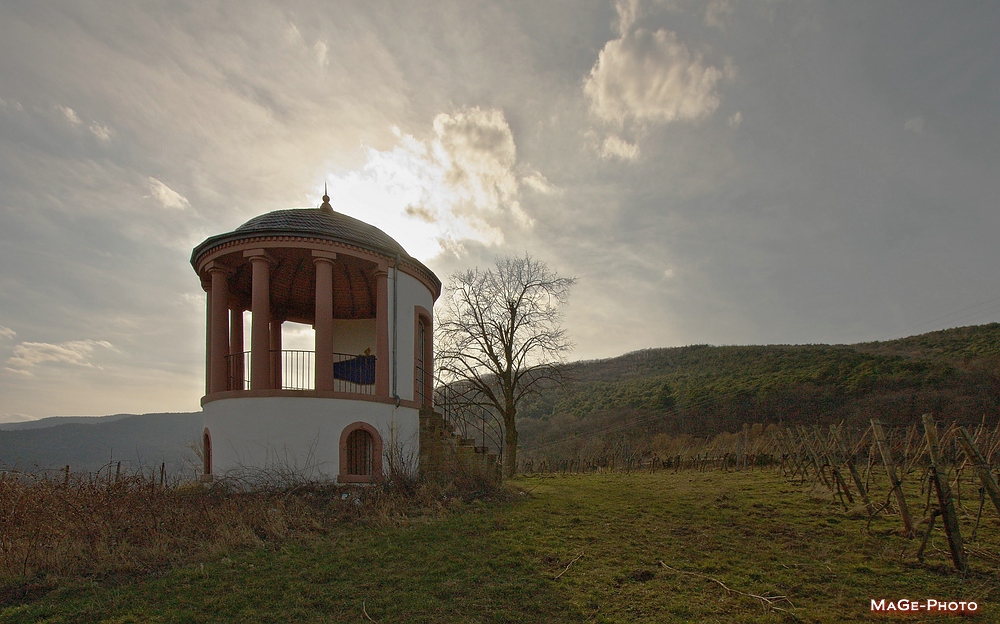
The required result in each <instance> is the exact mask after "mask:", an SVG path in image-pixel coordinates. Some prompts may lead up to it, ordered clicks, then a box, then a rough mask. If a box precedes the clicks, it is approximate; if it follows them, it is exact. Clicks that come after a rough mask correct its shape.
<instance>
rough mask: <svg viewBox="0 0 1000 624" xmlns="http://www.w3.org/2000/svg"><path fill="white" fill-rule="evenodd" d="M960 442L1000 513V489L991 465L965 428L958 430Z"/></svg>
mask: <svg viewBox="0 0 1000 624" xmlns="http://www.w3.org/2000/svg"><path fill="white" fill-rule="evenodd" d="M958 441H959V442H960V443H961V445H962V447H963V448H964V449H965V454H966V456H967V457H968V458H969V461H971V462H972V463H973V465H974V466H975V468H976V474H978V475H979V481H980V482H982V484H983V487H984V488H985V489H986V492H987V493H988V494H989V495H990V498H991V499H992V500H993V505H994V506H996V508H997V513H1000V487H997V482H996V480H994V479H993V473H991V472H990V465H989V464H988V463H987V462H986V458H985V457H983V454H982V453H980V452H979V449H978V448H976V444H975V442H973V440H972V437H971V436H970V435H969V432H968V431H966V430H965V427H959V428H958Z"/></svg>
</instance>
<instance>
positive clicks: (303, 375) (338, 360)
mask: <svg viewBox="0 0 1000 624" xmlns="http://www.w3.org/2000/svg"><path fill="white" fill-rule="evenodd" d="M315 362H316V353H315V352H314V351H304V350H300V349H282V350H281V351H271V370H272V374H275V373H274V372H273V371H276V370H280V372H281V383H280V386H281V389H282V390H315V389H316V364H315ZM252 366H253V359H252V358H251V357H250V351H244V352H243V353H236V354H234V355H229V356H226V370H227V375H228V378H229V389H230V390H250V389H251V384H250V379H251V377H252V374H251V372H252ZM279 366H280V369H279V368H277V367H279ZM375 370H376V367H375V356H374V355H350V354H347V353H334V354H333V390H334V392H349V393H354V394H375ZM275 376H276V374H275ZM271 385H273V386H277V385H279V384H271Z"/></svg>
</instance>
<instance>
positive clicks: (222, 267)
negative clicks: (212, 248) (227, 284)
mask: <svg viewBox="0 0 1000 624" xmlns="http://www.w3.org/2000/svg"><path fill="white" fill-rule="evenodd" d="M205 272H206V273H222V274H223V275H225V276H226V277H229V276H230V275H233V274H234V273H236V270H235V269H234V268H233V267H231V266H229V265H228V264H222V263H221V262H219V261H218V260H212V261H211V262H209V263H208V264H206V265H205Z"/></svg>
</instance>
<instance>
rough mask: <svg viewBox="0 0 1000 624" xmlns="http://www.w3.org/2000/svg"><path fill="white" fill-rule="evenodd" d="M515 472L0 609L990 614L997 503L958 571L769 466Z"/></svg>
mask: <svg viewBox="0 0 1000 624" xmlns="http://www.w3.org/2000/svg"><path fill="white" fill-rule="evenodd" d="M515 485H516V486H517V487H519V488H521V489H523V490H526V491H529V494H528V495H527V496H524V497H522V498H523V499H524V500H522V501H520V502H518V503H515V504H502V505H488V504H476V503H473V504H467V505H464V506H462V509H461V513H455V514H453V515H450V516H448V517H446V518H443V519H414V520H412V521H410V522H409V523H407V524H406V525H404V526H400V527H376V528H372V527H364V526H356V525H355V526H343V527H342V528H339V529H336V530H334V531H333V532H331V533H329V534H328V535H326V536H324V537H322V538H317V539H313V540H310V541H304V542H300V543H296V544H286V545H285V546H283V547H281V548H279V549H277V550H274V549H266V548H265V549H258V550H253V551H245V552H242V553H238V554H235V555H230V556H228V557H224V558H218V559H215V560H212V561H210V562H207V563H205V564H203V565H202V564H199V565H195V566H189V567H184V568H178V569H174V570H172V571H170V572H168V573H166V574H165V575H163V576H160V577H152V576H151V577H145V578H138V579H132V580H128V581H126V582H120V581H115V580H114V579H104V580H99V581H87V582H84V581H80V580H77V581H73V582H63V583H61V584H59V585H58V586H57V588H56V589H54V590H52V591H50V592H48V593H47V594H44V595H43V596H41V597H39V598H37V599H35V600H33V601H29V602H25V603H23V604H19V605H8V606H6V607H4V608H3V610H0V621H3V622H53V623H55V622H214V621H233V622H364V621H368V619H367V618H366V617H365V615H364V613H365V612H367V614H368V616H370V618H371V619H372V620H374V621H378V622H578V621H594V622H692V621H694V622H786V621H806V622H844V621H868V620H869V619H873V618H872V617H871V613H870V600H871V599H872V598H876V599H881V598H886V599H892V600H895V599H900V598H908V599H913V600H923V599H926V598H936V599H949V600H976V601H977V602H978V604H979V605H980V608H979V612H978V615H977V616H976V617H975V618H974V621H983V622H990V621H998V620H1000V608H998V606H997V603H1000V557H996V556H995V555H996V553H998V552H1000V520H998V518H997V517H996V512H995V510H993V509H991V508H987V509H985V510H984V513H983V516H984V517H983V521H982V523H981V525H980V527H979V538H980V539H979V542H978V543H976V544H973V545H972V546H973V547H974V548H975V549H976V551H977V552H983V553H986V554H984V555H983V556H980V557H976V556H973V557H972V559H971V562H972V567H973V572H972V573H971V574H970V575H969V576H968V577H967V578H965V579H963V578H962V577H961V576H959V575H958V574H956V573H955V572H954V571H953V569H952V568H951V563H950V560H949V559H948V556H947V545H946V543H945V541H944V537H943V535H940V534H939V533H940V531H937V532H936V533H935V535H934V536H933V537H932V538H931V543H930V547H929V549H928V555H927V561H926V563H925V564H919V563H917V562H916V560H915V558H914V552H915V551H916V548H917V545H918V544H917V541H915V540H906V539H903V538H902V537H900V536H899V535H898V530H897V525H898V518H897V517H895V516H880V517H878V518H876V519H875V520H874V521H873V522H872V524H871V530H870V532H866V531H865V524H866V518H864V517H860V516H858V517H854V516H851V515H848V514H845V513H844V512H843V509H842V508H839V507H837V506H835V505H834V504H833V503H832V502H831V501H830V499H829V495H828V494H827V496H826V497H824V498H820V497H816V496H812V495H811V494H810V493H809V491H808V488H802V487H800V486H797V485H793V484H790V483H788V482H787V481H785V480H783V479H782V478H781V477H779V476H777V475H774V474H772V473H759V472H755V473H723V472H717V471H716V472H709V473H698V472H680V473H677V474H673V473H662V472H661V473H657V474H652V475H651V474H631V475H623V474H609V475H571V476H565V477H563V476H558V477H544V478H542V477H536V478H521V479H518V480H516V481H515ZM911 506H912V507H915V509H913V511H914V514H915V515H916V513H917V512H918V511H919V508H916V507H918V506H917V505H916V504H912V505H911ZM973 511H974V510H973ZM939 526H940V523H939ZM988 553H993V554H994V555H992V556H991V555H989V554H988ZM660 562H663V563H665V564H666V565H668V566H670V567H672V568H675V569H677V570H682V571H686V572H693V573H698V574H703V575H707V576H710V577H712V578H714V579H718V580H719V581H722V582H723V583H725V584H726V585H727V586H728V587H730V588H732V589H734V590H738V591H741V592H745V593H751V594H760V595H772V596H773V595H781V596H786V597H787V598H788V601H777V602H775V605H776V606H778V607H780V608H782V609H785V610H787V612H781V611H768V610H767V609H765V608H764V607H763V606H762V605H761V603H760V602H758V601H756V600H754V599H753V598H750V597H747V596H743V595H739V594H736V593H733V594H730V593H728V592H727V591H726V590H725V589H723V588H722V587H720V586H719V585H718V584H716V583H715V582H713V581H711V580H709V579H706V578H702V577H696V576H691V575H685V574H679V573H675V572H673V571H671V570H669V569H667V568H665V567H663V566H662V565H661V564H660ZM557 577H558V578H557ZM877 620H878V621H891V620H890V619H887V618H885V617H879V618H877ZM949 620H950V618H947V617H933V621H935V622H947V621H949ZM908 621H919V619H917V620H914V619H913V618H910V619H909V620H908ZM955 621H958V620H957V618H956V619H955Z"/></svg>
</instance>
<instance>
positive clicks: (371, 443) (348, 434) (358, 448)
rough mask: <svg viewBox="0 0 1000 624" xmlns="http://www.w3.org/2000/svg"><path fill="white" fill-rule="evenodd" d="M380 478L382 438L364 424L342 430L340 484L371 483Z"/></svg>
mask: <svg viewBox="0 0 1000 624" xmlns="http://www.w3.org/2000/svg"><path fill="white" fill-rule="evenodd" d="M381 478H382V436H380V435H379V433H378V431H377V430H376V429H375V428H374V427H372V426H371V425H369V424H368V423H364V422H356V423H353V424H351V425H348V426H347V427H345V428H344V432H343V433H342V434H341V436H340V477H339V480H340V481H341V482H342V483H372V482H374V481H377V480H379V479H381Z"/></svg>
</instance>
